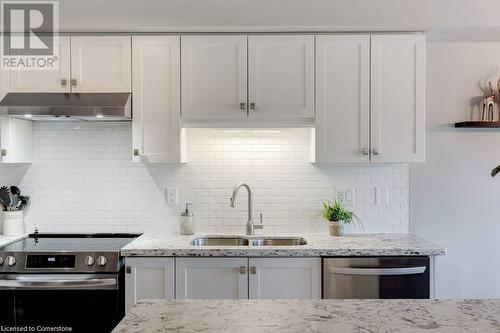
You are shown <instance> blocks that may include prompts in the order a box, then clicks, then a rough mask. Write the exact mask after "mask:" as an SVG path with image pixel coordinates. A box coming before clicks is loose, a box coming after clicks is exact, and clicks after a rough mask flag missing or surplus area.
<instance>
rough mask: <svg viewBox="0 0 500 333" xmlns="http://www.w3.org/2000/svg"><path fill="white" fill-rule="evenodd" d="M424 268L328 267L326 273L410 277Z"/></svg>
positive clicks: (424, 268) (423, 270)
mask: <svg viewBox="0 0 500 333" xmlns="http://www.w3.org/2000/svg"><path fill="white" fill-rule="evenodd" d="M426 268H427V267H426V266H416V267H396V268H356V267H328V271H329V272H330V274H340V275H411V274H422V273H423V272H425V270H426Z"/></svg>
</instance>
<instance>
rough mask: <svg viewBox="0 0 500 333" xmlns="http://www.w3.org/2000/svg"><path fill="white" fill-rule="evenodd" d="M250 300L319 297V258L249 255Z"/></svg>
mask: <svg viewBox="0 0 500 333" xmlns="http://www.w3.org/2000/svg"><path fill="white" fill-rule="evenodd" d="M249 273H250V274H249V288H250V289H249V296H250V297H249V298H250V299H314V298H316V299H319V298H321V258H250V259H249Z"/></svg>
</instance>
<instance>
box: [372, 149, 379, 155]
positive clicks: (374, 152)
mask: <svg viewBox="0 0 500 333" xmlns="http://www.w3.org/2000/svg"><path fill="white" fill-rule="evenodd" d="M372 153H373V155H379V154H380V151H379V150H378V148H373V149H372Z"/></svg>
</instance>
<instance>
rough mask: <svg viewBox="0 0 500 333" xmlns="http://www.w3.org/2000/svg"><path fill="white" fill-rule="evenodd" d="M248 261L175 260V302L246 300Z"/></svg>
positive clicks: (238, 259)
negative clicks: (179, 300)
mask: <svg viewBox="0 0 500 333" xmlns="http://www.w3.org/2000/svg"><path fill="white" fill-rule="evenodd" d="M247 265H248V259H247V258H177V259H176V269H175V274H176V280H175V288H176V292H175V295H176V299H247V298H248V275H247Z"/></svg>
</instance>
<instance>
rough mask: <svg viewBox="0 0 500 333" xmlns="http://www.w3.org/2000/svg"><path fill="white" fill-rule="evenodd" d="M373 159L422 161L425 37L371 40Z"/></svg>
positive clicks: (410, 36) (423, 146) (406, 36)
mask: <svg viewBox="0 0 500 333" xmlns="http://www.w3.org/2000/svg"><path fill="white" fill-rule="evenodd" d="M371 47H372V58H371V131H372V138H371V140H372V161H373V162H424V160H425V37H424V36H423V35H391V36H388V35H374V36H372V39H371Z"/></svg>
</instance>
